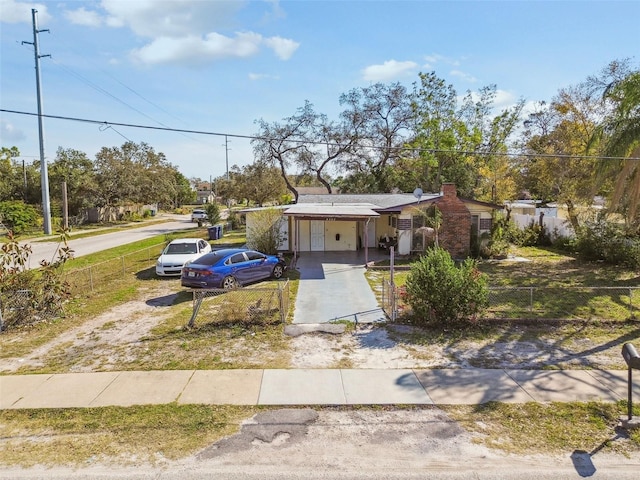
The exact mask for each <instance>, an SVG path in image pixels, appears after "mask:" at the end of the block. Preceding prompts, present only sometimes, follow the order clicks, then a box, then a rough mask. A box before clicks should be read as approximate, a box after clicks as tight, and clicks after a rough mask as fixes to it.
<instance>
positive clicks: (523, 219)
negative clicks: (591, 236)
mask: <svg viewBox="0 0 640 480" xmlns="http://www.w3.org/2000/svg"><path fill="white" fill-rule="evenodd" d="M511 218H512V220H513V222H514V223H515V224H516V225H517V226H518V228H520V229H522V230H524V229H525V228H527V227H528V226H529V225H531V224H532V223H535V224H537V223H539V222H540V217H539V216H534V215H523V214H520V213H512V214H511ZM542 224H543V225H544V228H545V229H546V231H547V232H548V233H549V235H551V238H554V239H555V238H556V237H568V238H573V237H574V235H575V234H574V232H573V228H571V224H570V223H569V221H568V220H565V219H563V218H558V217H548V216H546V215H544V216H543V217H542Z"/></svg>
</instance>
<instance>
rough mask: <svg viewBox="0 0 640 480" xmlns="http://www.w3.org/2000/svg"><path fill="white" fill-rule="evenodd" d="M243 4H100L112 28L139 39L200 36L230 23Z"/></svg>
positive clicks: (183, 0)
mask: <svg viewBox="0 0 640 480" xmlns="http://www.w3.org/2000/svg"><path fill="white" fill-rule="evenodd" d="M244 3H245V2H238V1H202V0H163V1H162V2H160V3H159V2H158V1H157V0H135V1H128V2H124V1H122V0H102V4H101V5H102V8H103V9H104V10H105V11H106V12H107V14H108V16H109V17H110V18H111V20H110V23H111V24H112V25H118V24H120V25H122V26H127V27H129V28H130V29H131V30H132V31H133V32H134V33H136V34H137V35H140V36H142V37H147V38H158V37H183V36H189V35H197V34H204V33H206V32H211V31H213V30H214V29H216V28H220V27H224V26H227V25H229V23H230V22H232V20H233V18H232V16H233V15H234V14H235V13H236V12H237V11H238V10H240V9H241V8H243V7H244Z"/></svg>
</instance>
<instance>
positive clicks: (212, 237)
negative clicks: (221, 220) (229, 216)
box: [207, 225, 219, 240]
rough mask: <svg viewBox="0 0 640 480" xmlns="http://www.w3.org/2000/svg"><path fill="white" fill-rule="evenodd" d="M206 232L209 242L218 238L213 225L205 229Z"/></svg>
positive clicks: (216, 229)
mask: <svg viewBox="0 0 640 480" xmlns="http://www.w3.org/2000/svg"><path fill="white" fill-rule="evenodd" d="M207 232H208V233H209V240H217V239H218V238H219V237H218V228H217V227H216V226H215V225H213V226H211V227H207Z"/></svg>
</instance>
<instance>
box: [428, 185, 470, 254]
mask: <svg viewBox="0 0 640 480" xmlns="http://www.w3.org/2000/svg"><path fill="white" fill-rule="evenodd" d="M435 203H436V205H437V206H438V209H439V210H440V212H442V226H441V227H440V232H439V233H438V239H439V242H440V246H441V247H442V248H444V249H445V250H447V251H448V252H449V253H450V254H451V256H452V257H454V258H466V257H468V256H469V245H470V244H471V213H470V212H469V210H468V209H467V207H466V206H465V204H464V202H463V201H462V200H460V199H459V198H458V194H457V192H456V186H455V185H454V184H452V183H445V184H444V185H442V197H440V198H439V199H438V200H436V201H435Z"/></svg>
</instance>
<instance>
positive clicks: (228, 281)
mask: <svg viewBox="0 0 640 480" xmlns="http://www.w3.org/2000/svg"><path fill="white" fill-rule="evenodd" d="M237 287H238V281H237V280H236V279H235V278H234V277H231V276H229V277H224V280H222V288H224V289H225V290H231V289H232V288H237Z"/></svg>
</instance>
